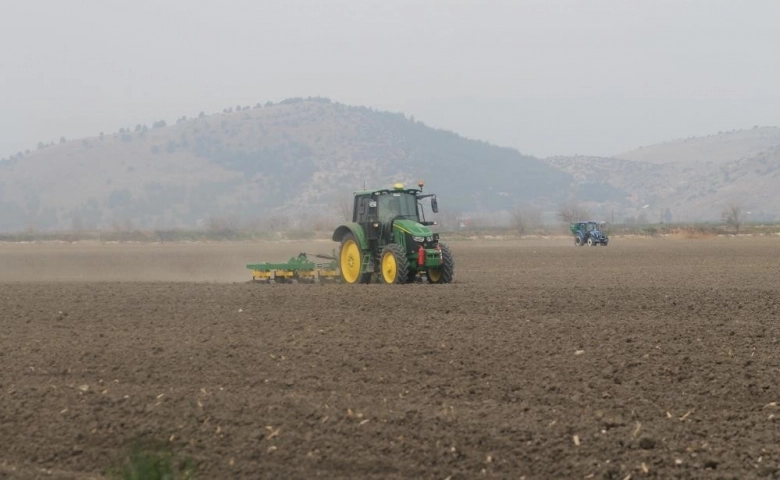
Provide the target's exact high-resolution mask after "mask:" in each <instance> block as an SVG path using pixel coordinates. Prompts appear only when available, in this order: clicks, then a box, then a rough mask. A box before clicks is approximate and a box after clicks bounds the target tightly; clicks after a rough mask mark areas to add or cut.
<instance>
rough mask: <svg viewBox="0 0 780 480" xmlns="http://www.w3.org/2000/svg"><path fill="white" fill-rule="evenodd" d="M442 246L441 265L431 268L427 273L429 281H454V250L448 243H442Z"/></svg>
mask: <svg viewBox="0 0 780 480" xmlns="http://www.w3.org/2000/svg"><path fill="white" fill-rule="evenodd" d="M439 246H440V247H441V266H440V267H439V268H429V269H428V271H427V273H426V275H427V276H428V283H452V279H453V277H454V276H455V259H454V258H452V251H450V247H448V246H447V245H445V244H443V243H440V244H439Z"/></svg>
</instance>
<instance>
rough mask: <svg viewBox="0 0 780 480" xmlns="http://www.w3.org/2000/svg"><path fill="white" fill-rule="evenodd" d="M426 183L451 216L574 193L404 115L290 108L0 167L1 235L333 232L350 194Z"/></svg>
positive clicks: (125, 134) (500, 151)
mask: <svg viewBox="0 0 780 480" xmlns="http://www.w3.org/2000/svg"><path fill="white" fill-rule="evenodd" d="M418 178H422V179H425V181H426V191H430V192H435V193H437V194H438V195H439V198H440V205H441V207H442V210H449V211H495V210H501V209H508V208H511V207H512V206H513V205H516V204H520V203H534V204H537V205H542V206H547V207H548V208H554V205H556V204H558V203H559V202H560V201H561V198H562V194H564V193H565V192H566V191H567V188H568V186H569V185H570V184H571V183H572V177H571V175H570V174H569V173H566V172H564V171H561V170H559V169H556V168H554V167H553V166H551V165H548V164H547V163H545V162H543V161H542V160H540V159H537V158H534V157H531V156H527V155H523V154H521V153H519V152H518V151H516V150H513V149H509V148H502V147H497V146H493V145H490V144H488V143H485V142H481V141H476V140H469V139H466V138H463V137H461V136H459V135H457V134H455V133H452V132H447V131H443V130H437V129H433V128H430V127H428V126H425V125H424V124H422V123H420V122H417V121H414V120H413V119H409V118H406V117H405V116H404V115H402V114H397V113H388V112H380V111H375V110H372V109H368V108H365V107H354V106H346V105H342V104H339V103H334V102H331V101H330V100H327V99H321V98H309V99H289V100H285V101H283V102H281V103H278V104H271V103H267V104H265V105H260V104H257V105H256V106H255V107H253V108H249V107H236V108H235V109H233V108H231V109H226V110H225V111H223V112H222V113H219V114H213V115H205V114H201V115H199V116H198V118H193V119H187V118H184V117H182V118H180V119H179V120H178V121H177V122H176V123H175V124H173V125H166V123H165V122H164V121H157V122H155V123H154V124H152V125H151V126H145V125H137V126H136V127H135V128H132V129H130V128H128V129H124V128H123V129H121V130H120V131H119V132H115V133H112V134H106V135H103V134H101V135H99V136H96V137H91V138H84V139H79V140H74V141H66V140H65V139H64V138H63V139H61V141H60V143H57V144H49V145H46V144H39V148H38V150H36V151H34V152H31V153H29V154H26V155H17V156H15V157H13V158H11V159H6V160H4V161H2V162H0V230H3V231H13V230H22V229H28V228H34V229H38V230H51V229H70V228H77V229H78V228H112V227H113V228H160V229H163V228H177V227H185V228H187V227H196V226H203V225H204V222H211V224H214V222H217V223H220V224H225V223H230V224H233V223H241V224H246V223H251V222H254V223H257V222H260V221H268V220H269V219H275V221H277V223H278V222H290V221H291V220H290V219H291V218H292V219H293V220H292V222H293V223H296V222H302V221H303V222H314V221H318V222H320V223H322V224H323V228H328V227H329V226H332V225H333V224H335V223H336V222H337V221H338V220H339V218H338V216H339V212H338V205H339V204H341V205H342V206H343V204H344V202H345V199H346V201H349V198H350V196H351V192H352V191H354V190H357V189H362V188H364V187H369V188H372V187H383V186H389V185H391V184H393V183H395V182H399V181H401V182H405V183H409V184H416V183H417V179H418ZM342 208H343V207H342ZM342 215H343V214H342Z"/></svg>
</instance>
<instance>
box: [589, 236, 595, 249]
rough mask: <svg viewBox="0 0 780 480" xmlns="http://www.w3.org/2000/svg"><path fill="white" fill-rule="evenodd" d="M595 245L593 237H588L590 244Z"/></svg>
mask: <svg viewBox="0 0 780 480" xmlns="http://www.w3.org/2000/svg"><path fill="white" fill-rule="evenodd" d="M593 245H595V243H593V237H588V246H589V247H592V246H593Z"/></svg>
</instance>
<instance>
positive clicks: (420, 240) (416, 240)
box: [412, 237, 425, 243]
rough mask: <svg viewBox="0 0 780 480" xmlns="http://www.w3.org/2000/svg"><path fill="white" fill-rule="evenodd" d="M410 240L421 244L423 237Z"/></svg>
mask: <svg viewBox="0 0 780 480" xmlns="http://www.w3.org/2000/svg"><path fill="white" fill-rule="evenodd" d="M412 240H414V241H415V242H417V243H422V242H424V241H425V237H412Z"/></svg>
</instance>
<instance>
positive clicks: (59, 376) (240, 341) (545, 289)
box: [0, 238, 780, 479]
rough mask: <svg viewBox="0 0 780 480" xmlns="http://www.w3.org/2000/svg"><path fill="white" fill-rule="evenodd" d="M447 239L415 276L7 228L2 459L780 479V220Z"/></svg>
mask: <svg viewBox="0 0 780 480" xmlns="http://www.w3.org/2000/svg"><path fill="white" fill-rule="evenodd" d="M323 246H324V247H325V248H326V249H330V248H332V246H331V245H330V244H323ZM451 246H452V250H453V254H454V256H455V261H456V283H454V284H452V285H426V284H422V285H402V286H384V285H364V286H348V285H255V284H248V283H244V282H243V279H248V278H249V272H248V271H247V270H244V263H247V262H251V261H266V260H268V261H279V260H286V259H287V256H288V252H289V251H294V250H297V249H298V246H297V245H285V246H283V247H278V248H277V247H274V246H273V245H266V246H257V245H239V246H236V245H230V244H225V245H211V246H208V247H204V246H197V247H196V246H186V245H183V246H179V247H177V248H176V250H175V252H176V253H175V255H173V254H172V255H171V256H170V257H168V256H166V255H165V252H173V250H171V247H168V246H164V247H163V246H146V247H143V246H140V247H139V246H133V247H132V248H131V247H123V246H122V245H114V246H110V247H109V246H99V245H98V246H94V247H75V246H73V247H69V246H61V247H40V246H38V247H36V246H27V247H8V246H6V247H2V248H0V267H3V268H2V273H0V280H2V281H3V282H4V283H0V312H1V313H0V327H1V329H0V365H1V366H2V369H0V477H2V478H6V477H7V478H22V479H27V478H60V479H63V478H78V479H86V478H102V477H104V476H106V475H108V474H109V469H110V468H111V467H112V466H115V465H116V464H117V463H118V462H120V461H121V460H122V458H123V457H124V456H125V455H127V453H128V452H129V451H131V449H132V448H133V447H134V446H137V445H141V446H142V447H145V448H161V447H160V445H165V446H166V448H169V449H170V450H171V451H172V452H173V454H174V455H175V457H176V458H177V459H180V460H183V459H189V460H190V461H192V462H193V464H194V465H195V476H196V478H203V479H216V478H310V477H317V476H319V477H323V478H361V479H363V478H433V479H445V478H450V479H467V478H483V477H485V478H529V479H530V478H582V479H586V478H598V479H612V478H614V479H626V478H633V479H637V478H664V479H666V478H713V479H715V478H718V479H721V478H723V479H726V478H734V479H742V478H768V479H772V478H775V479H776V478H780V255H778V253H780V238H763V239H743V238H732V239H716V240H687V241H684V240H649V241H643V240H632V239H622V240H621V239H614V241H613V242H612V243H611V244H610V246H609V247H606V248H605V247H593V248H590V247H580V248H577V247H574V246H573V245H570V242H568V240H567V241H566V242H563V241H550V242H543V241H528V242H523V241H520V242H458V243H453V244H452V245H451ZM307 248H308V247H307ZM166 249H167V250H166ZM328 251H329V250H325V253H327V252H328ZM90 252H92V253H90ZM257 252H261V253H262V256H261V255H259V254H257ZM120 253H121V255H120ZM253 254H254V255H253ZM96 258H98V259H100V260H99V261H98V260H95V259H96ZM167 258H171V259H174V258H175V260H170V262H169V263H168V264H167V265H168V266H169V267H170V270H168V272H167V273H166V275H177V274H180V277H181V280H182V281H181V282H170V281H167V280H169V278H168V277H167V276H166V277H157V276H156V275H155V274H149V275H148V276H147V277H146V278H144V275H143V272H144V271H149V272H158V271H162V270H164V269H165V266H166V261H167V260H166V259H167ZM90 259H91V260H90ZM186 259H189V260H187V261H190V262H192V265H190V266H189V267H187V268H190V269H195V270H198V268H201V267H202V266H203V265H213V266H214V268H215V270H216V269H217V266H218V265H221V267H220V268H221V269H222V272H224V271H226V270H230V269H232V270H233V271H234V272H235V273H234V275H235V276H236V277H237V278H239V279H242V281H239V282H236V283H216V282H214V283H207V282H206V281H202V280H204V279H203V278H202V277H198V278H197V279H198V280H201V281H199V282H188V281H187V280H188V279H190V278H189V277H188V276H187V274H186V272H185V271H184V267H183V265H185V264H186V263H187V261H185V260H186ZM232 262H234V263H232ZM139 265H140V266H139ZM144 265H146V267H143V266H144ZM63 266H66V268H63ZM60 269H63V270H60ZM117 269H126V270H127V271H128V272H130V275H129V278H130V277H131V278H133V279H134V280H135V281H132V282H130V281H125V282H122V281H101V278H103V279H114V278H115V276H117V275H120V276H121V272H118V271H117ZM177 269H178V270H177ZM64 270H67V275H68V278H69V280H70V281H61V280H57V278H58V276H62V275H64V274H65V273H63V271H64ZM198 271H199V270H198ZM15 275H16V276H18V277H20V278H21V279H23V280H24V281H14V278H13V277H14V276H15ZM220 275H222V274H220ZM32 278H37V279H38V280H32ZM47 278H53V279H54V280H49V281H47V280H46V279H47ZM79 278H82V279H85V280H81V281H79V280H78V279H79ZM163 279H164V280H166V281H162V280H163ZM206 280H207V279H206ZM214 280H224V276H219V275H215V277H214Z"/></svg>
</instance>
